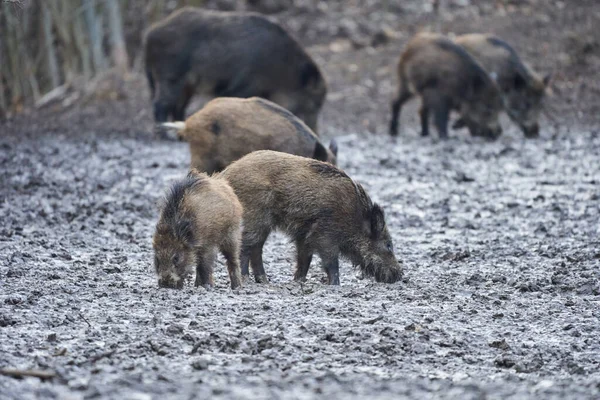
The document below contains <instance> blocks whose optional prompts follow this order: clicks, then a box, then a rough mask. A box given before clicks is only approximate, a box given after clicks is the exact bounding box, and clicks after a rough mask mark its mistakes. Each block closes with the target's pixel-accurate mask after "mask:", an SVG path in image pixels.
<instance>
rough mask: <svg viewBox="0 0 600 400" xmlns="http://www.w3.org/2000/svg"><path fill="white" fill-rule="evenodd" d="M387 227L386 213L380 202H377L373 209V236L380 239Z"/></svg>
mask: <svg viewBox="0 0 600 400" xmlns="http://www.w3.org/2000/svg"><path fill="white" fill-rule="evenodd" d="M384 229H385V215H384V214H383V209H382V208H381V207H379V204H377V203H375V204H374V205H373V208H372V209H371V236H372V237H373V239H378V238H379V237H381V235H382V234H383V231H384Z"/></svg>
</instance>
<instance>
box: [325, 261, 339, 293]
mask: <svg viewBox="0 0 600 400" xmlns="http://www.w3.org/2000/svg"><path fill="white" fill-rule="evenodd" d="M321 260H323V269H325V272H327V281H328V283H329V284H330V285H338V286H339V284H340V262H339V260H338V256H337V255H333V256H332V255H327V256H324V255H321Z"/></svg>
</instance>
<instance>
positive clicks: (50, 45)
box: [42, 4, 60, 89]
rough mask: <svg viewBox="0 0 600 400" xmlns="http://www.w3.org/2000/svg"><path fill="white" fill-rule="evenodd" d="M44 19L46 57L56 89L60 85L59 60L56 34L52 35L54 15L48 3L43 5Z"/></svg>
mask: <svg viewBox="0 0 600 400" xmlns="http://www.w3.org/2000/svg"><path fill="white" fill-rule="evenodd" d="M42 13H43V14H42V21H43V24H44V40H45V42H46V52H47V55H46V57H47V58H48V72H49V74H50V82H51V84H52V88H51V89H54V88H55V87H57V86H58V85H60V75H59V72H58V61H57V58H56V49H55V48H54V35H52V16H51V15H50V10H48V6H47V5H46V4H43V5H42Z"/></svg>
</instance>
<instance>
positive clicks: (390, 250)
mask: <svg viewBox="0 0 600 400" xmlns="http://www.w3.org/2000/svg"><path fill="white" fill-rule="evenodd" d="M386 246H387V249H388V251H389V252H390V253H393V252H394V245H393V244H392V242H387V245H386Z"/></svg>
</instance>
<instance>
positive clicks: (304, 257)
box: [294, 240, 313, 282]
mask: <svg viewBox="0 0 600 400" xmlns="http://www.w3.org/2000/svg"><path fill="white" fill-rule="evenodd" d="M296 251H297V252H298V255H297V262H298V265H297V266H296V273H295V274H294V280H295V281H296V282H304V281H305V280H306V274H308V268H309V267H310V262H311V261H312V257H313V253H312V250H311V249H309V248H308V247H307V246H306V243H304V241H303V240H298V241H296Z"/></svg>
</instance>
